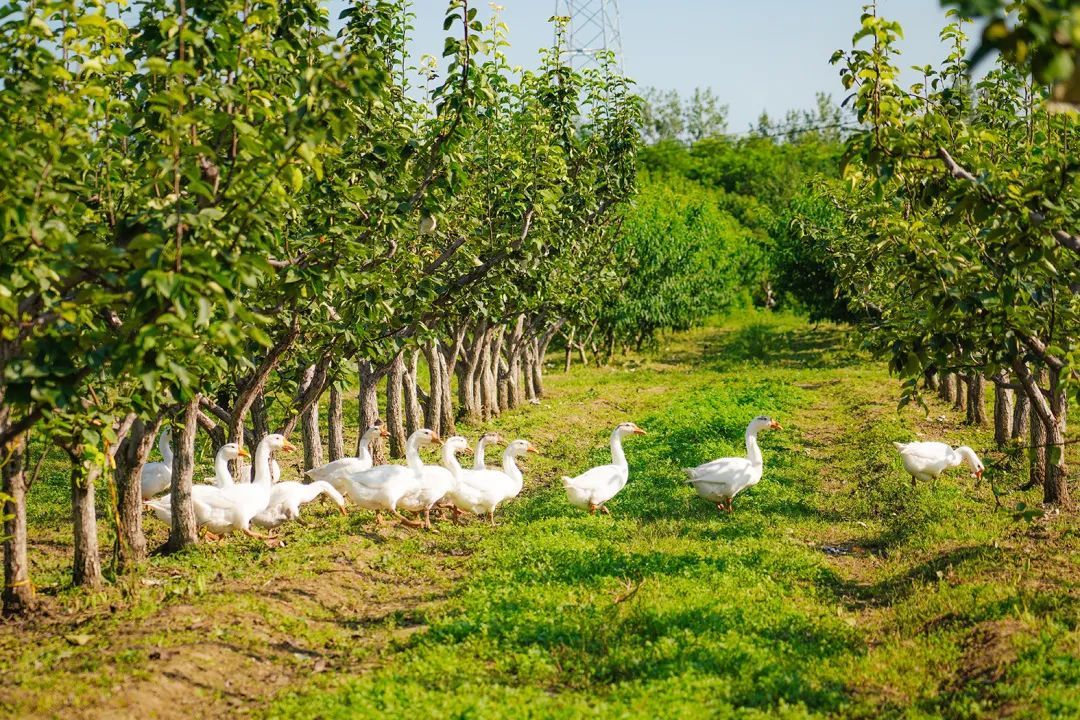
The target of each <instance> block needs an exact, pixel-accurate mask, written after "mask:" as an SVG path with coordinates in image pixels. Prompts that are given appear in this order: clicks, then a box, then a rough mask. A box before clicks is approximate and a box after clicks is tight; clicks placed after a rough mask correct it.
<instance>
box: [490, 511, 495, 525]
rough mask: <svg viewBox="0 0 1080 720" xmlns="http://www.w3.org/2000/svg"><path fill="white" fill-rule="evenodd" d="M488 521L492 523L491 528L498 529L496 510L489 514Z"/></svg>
mask: <svg viewBox="0 0 1080 720" xmlns="http://www.w3.org/2000/svg"><path fill="white" fill-rule="evenodd" d="M488 520H489V521H491V527H496V525H495V511H494V510H492V511H491V512H489V513H488Z"/></svg>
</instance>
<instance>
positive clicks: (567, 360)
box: [563, 328, 576, 373]
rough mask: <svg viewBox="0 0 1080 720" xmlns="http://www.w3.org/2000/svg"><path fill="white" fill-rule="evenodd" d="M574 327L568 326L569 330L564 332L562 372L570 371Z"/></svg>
mask: <svg viewBox="0 0 1080 720" xmlns="http://www.w3.org/2000/svg"><path fill="white" fill-rule="evenodd" d="M575 331H576V328H570V332H569V333H567V334H566V350H565V355H564V357H563V372H564V373H568V372H570V362H571V360H572V359H573V353H574V333H575Z"/></svg>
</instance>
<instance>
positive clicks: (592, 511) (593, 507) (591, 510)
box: [589, 503, 596, 515]
mask: <svg viewBox="0 0 1080 720" xmlns="http://www.w3.org/2000/svg"><path fill="white" fill-rule="evenodd" d="M589 514H590V515H595V514H596V506H595V505H593V504H592V503H589Z"/></svg>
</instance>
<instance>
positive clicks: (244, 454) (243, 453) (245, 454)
mask: <svg viewBox="0 0 1080 720" xmlns="http://www.w3.org/2000/svg"><path fill="white" fill-rule="evenodd" d="M238 456H239V457H242V458H249V457H251V455H250V454H249V453H248V451H247V450H245V449H244V448H240V452H239V453H238Z"/></svg>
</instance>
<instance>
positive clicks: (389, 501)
mask: <svg viewBox="0 0 1080 720" xmlns="http://www.w3.org/2000/svg"><path fill="white" fill-rule="evenodd" d="M441 442H442V440H441V439H440V438H439V436H438V434H436V433H434V432H432V431H431V430H428V429H427V428H421V429H419V430H417V431H416V432H414V433H413V434H412V435H410V436H409V439H408V441H406V443H405V461H406V463H408V465H407V466H401V465H376V466H375V467H373V468H369V469H367V470H363V471H361V472H356V473H349V474H348V475H347V476H346V477H345V479H344V485H345V493H344V494H345V495H346V496H347V497H348V498H349V499H350V500H352V501H353V502H354V503H356V504H357V505H359V506H360V507H362V508H365V509H367V510H374V511H375V519H376V521H381V520H382V515H381V512H382V511H383V510H386V511H389V512H391V513H393V514H394V515H395V516H396V517H397V518H398V519H399V520H401V521H402V522H404V523H405V524H407V525H414V526H415V523H412V522H411V521H408V520H406V519H405V518H404V517H402V516H401V513H400V512H399V511H398V502H399V501H400V500H401V496H402V495H404V494H405V493H406V492H409V491H411V490H413V489H414V488H415V487H416V486H417V485H418V484H419V483H420V476H421V474H422V473H423V472H424V461H423V460H422V459H421V458H420V446H421V445H424V446H427V445H435V444H437V443H441Z"/></svg>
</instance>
